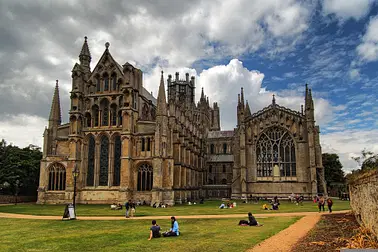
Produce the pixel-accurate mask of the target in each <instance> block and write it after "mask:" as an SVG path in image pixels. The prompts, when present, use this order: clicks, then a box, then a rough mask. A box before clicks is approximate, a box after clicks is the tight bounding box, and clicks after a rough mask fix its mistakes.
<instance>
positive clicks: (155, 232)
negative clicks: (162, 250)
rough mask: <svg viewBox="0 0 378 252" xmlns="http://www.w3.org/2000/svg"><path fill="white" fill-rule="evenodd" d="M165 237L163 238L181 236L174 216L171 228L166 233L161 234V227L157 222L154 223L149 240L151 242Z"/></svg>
mask: <svg viewBox="0 0 378 252" xmlns="http://www.w3.org/2000/svg"><path fill="white" fill-rule="evenodd" d="M162 235H163V237H170V236H179V235H180V232H179V225H178V222H177V220H176V218H175V217H174V216H172V217H171V228H170V229H169V231H166V232H164V233H162V234H161V233H160V226H159V225H158V224H157V223H156V220H153V221H152V226H151V228H150V237H149V238H148V240H151V239H152V238H160V237H161V236H162Z"/></svg>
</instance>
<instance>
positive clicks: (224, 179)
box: [38, 38, 324, 205]
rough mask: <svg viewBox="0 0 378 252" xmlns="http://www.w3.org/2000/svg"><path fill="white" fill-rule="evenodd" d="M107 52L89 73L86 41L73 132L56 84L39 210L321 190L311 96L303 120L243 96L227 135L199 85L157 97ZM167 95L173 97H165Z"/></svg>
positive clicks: (184, 82) (172, 84)
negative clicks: (254, 105)
mask: <svg viewBox="0 0 378 252" xmlns="http://www.w3.org/2000/svg"><path fill="white" fill-rule="evenodd" d="M109 46H110V45H109V43H106V44H105V51H104V53H103V55H102V56H101V58H100V60H99V61H98V62H97V64H96V66H95V67H94V69H93V70H91V67H90V63H91V59H92V58H91V54H90V50H89V46H88V43H87V38H85V41H84V44H83V46H82V49H81V52H80V55H79V61H80V63H76V64H75V65H74V67H73V69H72V90H71V92H70V99H71V105H70V109H69V123H67V124H62V122H61V109H60V98H59V95H60V94H59V86H58V81H57V83H56V87H55V91H54V95H53V99H52V106H51V111H50V116H49V123H48V127H46V128H45V131H44V146H43V158H42V160H41V169H40V182H39V188H38V203H41V204H44V203H67V202H71V201H72V198H73V191H74V179H73V176H72V171H73V170H74V169H75V167H76V169H78V170H79V171H80V173H79V176H78V177H77V179H76V189H77V196H76V202H78V203H83V204H96V203H97V204H101V203H113V202H125V201H126V200H128V199H133V200H139V201H143V200H145V201H146V202H149V203H151V204H153V203H155V202H162V203H165V204H170V205H173V204H175V203H182V202H186V201H187V200H197V199H199V198H201V197H205V198H222V197H233V198H243V197H246V196H247V195H250V194H253V195H255V196H257V195H259V196H272V195H280V194H282V195H284V194H290V193H292V192H293V193H300V194H304V195H307V196H312V195H315V194H316V193H318V192H319V191H320V190H323V189H322V188H323V184H322V181H323V180H324V179H322V178H324V171H323V168H322V165H321V163H322V160H321V147H320V143H319V127H318V126H316V125H315V121H314V106H313V101H312V96H311V90H308V89H307V87H306V98H305V107H306V110H305V112H303V111H302V112H295V111H291V110H289V109H286V108H283V107H281V106H278V105H277V104H276V103H275V101H274V100H273V102H272V104H271V105H270V106H269V107H267V108H265V109H263V110H262V111H259V112H257V113H255V114H251V112H250V108H249V105H248V102H247V103H246V105H244V97H243V91H242V93H241V96H240V95H239V102H238V108H237V118H238V125H237V128H236V129H234V130H233V131H221V130H220V112H219V107H218V104H217V103H216V102H214V103H213V105H212V106H210V104H209V99H208V97H206V96H205V94H204V90H203V89H202V93H201V97H200V99H199V101H198V102H197V103H196V101H195V78H194V77H189V74H186V75H185V77H184V78H183V79H180V76H179V73H176V74H175V77H174V78H173V77H172V76H171V75H168V78H167V80H166V81H165V80H164V75H163V72H162V74H161V79H160V82H159V80H157V81H156V85H159V92H158V95H157V98H155V97H154V96H153V95H152V94H151V93H149V92H148V91H147V90H146V89H145V88H144V87H143V78H142V74H143V73H142V71H141V70H140V69H137V68H135V67H134V66H132V65H131V64H129V63H125V64H124V65H122V66H121V65H120V64H118V63H117V62H116V61H115V60H114V58H113V57H112V55H111V54H110V50H109ZM166 89H167V90H168V92H167V93H168V95H166Z"/></svg>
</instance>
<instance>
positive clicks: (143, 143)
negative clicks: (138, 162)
mask: <svg viewBox="0 0 378 252" xmlns="http://www.w3.org/2000/svg"><path fill="white" fill-rule="evenodd" d="M145 144H146V142H145V140H144V137H142V151H144V150H145Z"/></svg>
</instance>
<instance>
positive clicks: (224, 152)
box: [223, 143, 227, 154]
mask: <svg viewBox="0 0 378 252" xmlns="http://www.w3.org/2000/svg"><path fill="white" fill-rule="evenodd" d="M226 153H227V144H226V143H224V144H223V154H226Z"/></svg>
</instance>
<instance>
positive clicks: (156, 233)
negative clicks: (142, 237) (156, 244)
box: [148, 220, 161, 241]
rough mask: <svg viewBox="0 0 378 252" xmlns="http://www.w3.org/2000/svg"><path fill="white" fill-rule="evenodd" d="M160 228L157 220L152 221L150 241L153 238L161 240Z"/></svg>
mask: <svg viewBox="0 0 378 252" xmlns="http://www.w3.org/2000/svg"><path fill="white" fill-rule="evenodd" d="M160 237H161V234H160V226H159V225H157V224H156V220H153V221H152V226H151V228H150V238H148V240H149V241H150V240H151V239H152V238H160Z"/></svg>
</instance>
